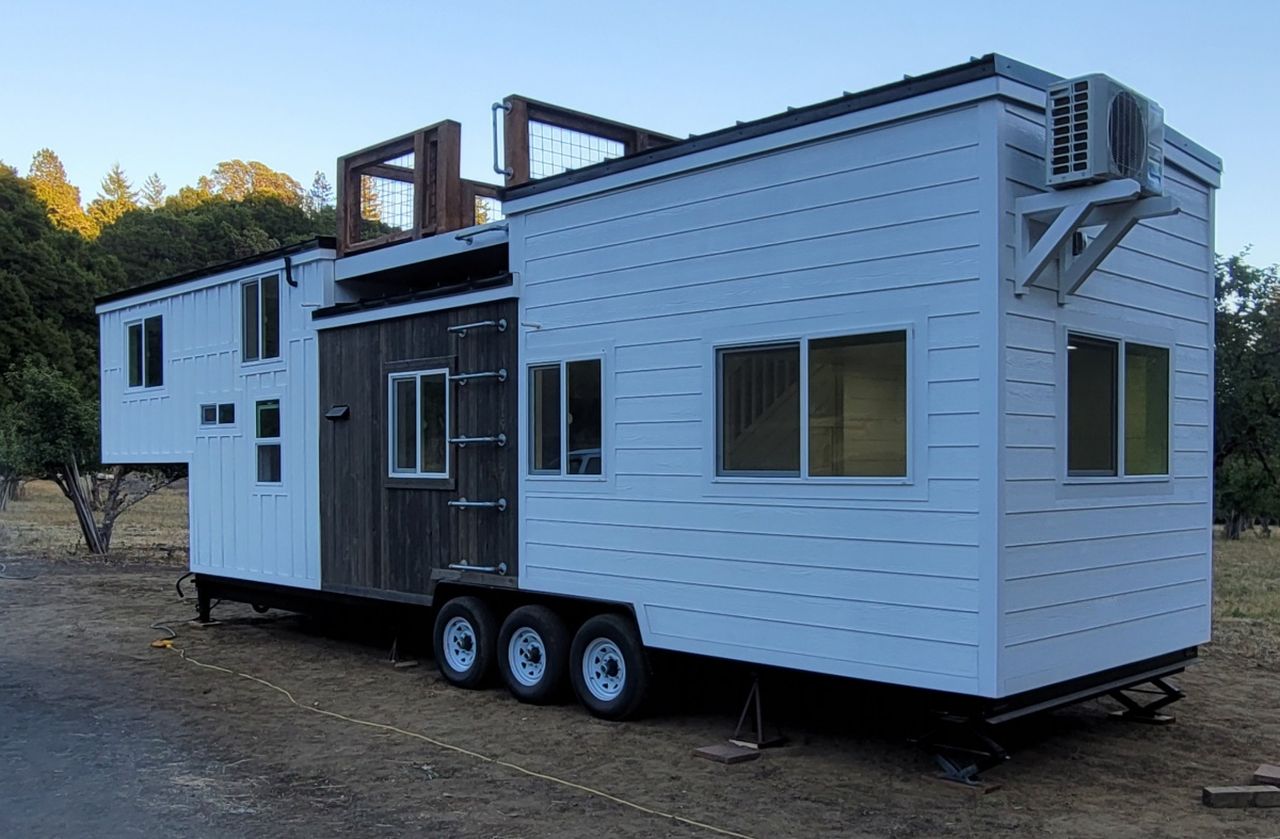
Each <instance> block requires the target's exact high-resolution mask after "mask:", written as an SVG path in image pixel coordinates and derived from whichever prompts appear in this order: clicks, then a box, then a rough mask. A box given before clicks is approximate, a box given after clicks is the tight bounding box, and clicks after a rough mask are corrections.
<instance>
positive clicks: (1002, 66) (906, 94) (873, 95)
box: [501, 53, 1222, 201]
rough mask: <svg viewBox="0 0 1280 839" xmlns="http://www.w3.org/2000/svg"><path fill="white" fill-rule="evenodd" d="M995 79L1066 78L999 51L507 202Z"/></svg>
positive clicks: (554, 181)
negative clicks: (983, 80) (1001, 53)
mask: <svg viewBox="0 0 1280 839" xmlns="http://www.w3.org/2000/svg"><path fill="white" fill-rule="evenodd" d="M995 76H1002V77H1004V78H1007V79H1012V80H1013V81H1016V82H1021V83H1022V84H1025V85H1028V86H1030V87H1033V88H1036V89H1039V90H1045V89H1046V88H1048V86H1049V85H1050V84H1052V83H1053V82H1056V81H1059V80H1060V79H1062V78H1063V77H1062V76H1058V75H1056V74H1054V73H1050V72H1048V71H1047V70H1041V69H1040V68H1038V67H1033V66H1031V65H1030V64H1024V63H1023V62H1021V61H1017V60H1016V59H1012V58H1009V57H1007V56H1003V55H999V54H997V53H989V54H987V55H984V56H982V57H981V58H975V59H972V60H970V61H967V62H965V63H964V64H957V65H955V66H953V67H945V68H943V69H941V70H934V71H932V72H930V73H925V74H923V75H920V76H910V77H907V78H904V79H902V80H901V81H897V82H890V83H888V84H885V85H880V86H879V87H873V88H869V89H867V90H864V91H860V92H858V93H850V94H846V95H844V96H840V97H837V98H835V99H829V100H827V101H825V102H818V103H816V104H813V105H806V106H804V107H801V108H794V109H791V110H788V111H784V112H782V113H780V114H773V115H771V116H766V117H761V118H760V119H756V120H752V121H750V122H743V123H739V124H737V125H733V126H730V127H728V128H722V129H719V130H717V131H712V132H710V133H707V134H699V135H697V136H694V137H690V138H689V139H687V140H680V141H677V142H675V143H671V144H669V145H665V146H660V147H658V148H656V149H650V150H648V151H644V152H641V153H639V154H633V155H627V156H626V157H618V158H614V159H613V160H606V161H604V162H601V163H596V164H593V165H591V166H584V167H583V168H581V169H573V170H571V171H568V172H563V173H561V174H559V175H553V176H551V177H549V178H543V179H541V180H538V181H533V182H531V183H527V184H520V185H519V186H514V187H510V188H507V189H504V190H502V193H501V194H502V200H503V201H512V200H518V199H521V198H528V197H530V196H533V195H540V194H542V193H544V192H550V191H552V190H555V189H559V188H561V187H566V186H571V185H574V184H578V183H583V182H585V181H591V180H595V179H597V178H602V177H605V176H606V175H612V174H616V173H619V172H627V171H630V170H632V169H638V168H640V167H642V166H648V165H650V164H652V163H660V162H662V161H665V160H671V159H673V158H677V157H684V156H685V155H690V154H694V153H696V152H700V151H706V150H708V149H714V148H719V147H721V146H726V145H729V144H731V143H736V142H740V141H742V140H749V139H752V138H755V137H761V136H764V135H766V134H773V133H776V132H778V131H783V130H786V129H788V128H796V127H798V126H801V125H809V124H811V123H815V122H821V121H823V120H827V119H831V118H833V117H837V116H843V115H845V114H850V113H854V112H856V111H862V110H866V109H868V108H874V107H877V106H880V105H886V104H889V103H892V102H899V101H901V100H904V99H910V98H912V97H915V96H921V95H924V94H926V93H933V92H935V91H939V90H945V89H946V88H949V87H956V86H959V85H962V84H967V83H969V82H974V81H979V80H981V79H988V78H992V77H995ZM1165 132H1166V136H1167V138H1168V140H1169V142H1170V143H1171V144H1173V145H1174V146H1176V147H1177V148H1179V149H1182V150H1183V151H1185V152H1186V153H1188V154H1190V155H1191V156H1192V157H1194V158H1196V159H1197V160H1199V161H1200V162H1202V163H1204V164H1206V165H1207V166H1209V167H1210V168H1212V169H1214V170H1216V171H1219V172H1220V171H1222V158H1220V157H1218V156H1217V155H1215V154H1213V153H1212V152H1210V151H1209V150H1208V149H1205V148H1204V147H1203V146H1201V145H1199V144H1198V143H1196V142H1195V141H1193V140H1191V139H1190V138H1188V137H1186V136H1184V135H1183V134H1181V133H1179V132H1178V131H1176V130H1174V129H1172V128H1170V127H1168V126H1167V125H1166V126H1165Z"/></svg>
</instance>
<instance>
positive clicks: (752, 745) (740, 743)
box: [729, 735, 787, 751]
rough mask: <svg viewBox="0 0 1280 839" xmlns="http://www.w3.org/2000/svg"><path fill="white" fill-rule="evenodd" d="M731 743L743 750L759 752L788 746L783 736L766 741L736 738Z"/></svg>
mask: <svg viewBox="0 0 1280 839" xmlns="http://www.w3.org/2000/svg"><path fill="white" fill-rule="evenodd" d="M729 742H730V743H732V744H733V745H735V746H737V747H738V748H741V749H751V750H752V751H759V750H760V749H772V748H776V747H778V746H785V745H786V744H787V738H786V737H783V736H781V735H779V736H777V737H768V738H766V739H764V740H741V739H738V738H736V737H730V738H729Z"/></svg>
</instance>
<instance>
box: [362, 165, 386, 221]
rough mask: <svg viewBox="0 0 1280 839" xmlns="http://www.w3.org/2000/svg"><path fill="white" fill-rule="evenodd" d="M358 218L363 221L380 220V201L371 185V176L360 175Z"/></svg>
mask: <svg viewBox="0 0 1280 839" xmlns="http://www.w3.org/2000/svg"><path fill="white" fill-rule="evenodd" d="M360 218H362V219H364V220H365V221H374V222H378V221H382V202H381V201H379V200H378V191H377V190H376V189H374V187H373V178H370V177H369V176H368V175H361V176H360Z"/></svg>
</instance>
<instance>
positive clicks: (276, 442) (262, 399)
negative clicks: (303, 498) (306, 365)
mask: <svg viewBox="0 0 1280 839" xmlns="http://www.w3.org/2000/svg"><path fill="white" fill-rule="evenodd" d="M268 402H274V403H276V419H277V422H278V423H279V426H280V429H279V434H277V436H275V437H263V436H261V435H260V429H261V425H260V422H261V421H260V408H261V406H262V405H263V404H264V403H268ZM284 428H285V426H284V399H282V398H281V397H280V396H278V395H272V396H268V395H266V394H262V395H259V396H255V397H254V399H253V483H254V486H257V487H282V486H284V484H285V480H284V478H285V475H286V474H287V473H286V472H285V458H284ZM262 446H275V447H276V448H277V449H279V451H280V480H278V481H263V480H260V479H259V472H258V463H259V458H260V457H261V455H260V454H259V449H260V448H261V447H262Z"/></svg>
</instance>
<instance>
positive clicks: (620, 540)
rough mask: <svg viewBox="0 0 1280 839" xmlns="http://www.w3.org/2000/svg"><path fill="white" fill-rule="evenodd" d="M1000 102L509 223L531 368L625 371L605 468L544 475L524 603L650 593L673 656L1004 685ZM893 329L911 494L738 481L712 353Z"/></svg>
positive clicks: (652, 628) (612, 399)
mask: <svg viewBox="0 0 1280 839" xmlns="http://www.w3.org/2000/svg"><path fill="white" fill-rule="evenodd" d="M980 110H981V109H980V108H979V107H978V106H976V105H961V106H956V107H953V108H950V109H947V110H942V111H939V112H935V113H932V114H930V115H928V116H922V117H919V118H915V119H907V120H903V121H897V122H890V123H887V124H883V125H874V124H870V123H873V122H874V118H873V115H869V114H867V113H865V112H864V113H860V114H857V115H855V117H856V119H857V120H859V121H861V122H862V123H863V124H864V125H865V126H866V127H864V128H863V129H862V130H860V131H855V132H852V133H850V130H849V129H848V128H842V127H841V124H840V123H839V122H836V121H833V122H832V124H831V125H829V126H826V129H827V134H828V136H821V135H822V133H823V126H822V125H821V124H820V125H819V126H816V127H815V126H810V127H808V128H807V129H806V131H807V132H808V134H809V138H808V139H807V140H806V141H805V142H803V143H801V144H799V145H791V146H789V147H787V146H784V147H781V148H778V149H775V150H772V151H767V152H763V153H756V154H754V155H751V156H745V155H744V156H739V157H738V158H737V159H734V158H733V157H732V155H731V154H726V153H724V152H723V151H722V152H721V156H722V158H723V159H721V160H720V161H718V162H717V163H715V165H710V166H703V167H702V168H696V167H698V160H697V156H696V155H694V156H692V157H693V158H694V159H693V160H691V161H690V167H691V171H687V172H685V173H681V174H673V175H669V176H666V177H663V178H661V179H655V180H650V181H648V182H641V183H636V184H634V185H629V186H626V187H625V188H616V189H612V190H611V191H605V192H602V193H600V194H596V195H587V196H584V197H577V198H575V199H574V200H570V201H567V202H561V203H555V204H552V205H550V206H545V207H542V208H537V209H532V210H530V211H528V212H520V211H518V210H517V211H512V212H509V214H508V220H509V224H510V226H511V227H510V230H511V253H512V268H513V270H515V271H518V272H519V276H520V288H521V321H522V337H523V341H522V359H521V362H522V367H524V368H526V369H527V366H528V365H530V364H536V363H538V362H541V361H555V360H572V359H574V358H590V357H597V358H601V359H602V360H603V365H604V367H603V369H604V382H605V384H604V401H605V407H604V426H605V428H604V434H603V437H604V441H603V447H604V452H605V462H604V475H603V476H602V477H601V478H599V479H592V478H588V477H585V476H575V477H571V478H560V479H555V478H543V477H540V476H532V477H531V476H529V475H528V474H527V471H528V465H527V463H526V464H525V466H524V469H525V475H524V477H523V480H522V492H521V500H520V509H521V511H522V514H521V515H522V520H521V549H522V554H521V557H520V563H521V566H520V567H521V573H520V585H521V587H522V588H525V589H530V590H538V591H548V592H556V593H561V594H571V595H577V596H582V597H588V598H598V599H603V600H611V601H617V602H625V603H629V604H631V605H632V606H634V608H635V613H636V617H637V618H638V620H639V624H640V628H641V632H642V634H643V637H644V639H645V643H646V644H648V645H651V646H654V647H658V648H668V649H676V650H682V651H686V652H693V653H700V654H708V655H715V656H722V657H728V658H735V659H742V660H749V661H756V662H761V663H766V664H777V665H784V666H790V667H799V668H803V669H810V670H814V671H819V672H826V673H833V674H839V675H844V676H851V677H859V678H868V679H877V680H883V681H889V682H895V683H900V684H908V685H918V686H922V687H928V688H936V689H944V690H955V691H962V692H965V693H983V692H987V691H989V690H990V687H991V686H992V685H994V678H995V676H994V673H995V669H994V665H995V662H994V660H993V659H984V652H983V649H984V642H983V638H984V636H988V637H994V633H993V631H992V630H991V628H990V627H988V626H984V624H983V621H984V620H985V618H984V614H985V615H987V616H989V615H990V614H991V610H990V605H989V603H987V602H984V601H989V600H991V599H992V597H991V593H993V592H994V588H995V581H994V579H993V578H992V577H991V574H992V573H993V572H994V568H993V565H992V563H990V562H985V561H984V559H983V558H984V556H987V557H989V556H992V555H994V553H995V548H996V546H995V544H994V543H993V542H992V537H991V533H990V529H989V528H987V527H985V526H984V519H983V516H984V508H985V513H986V515H988V516H990V515H992V514H993V509H994V500H995V494H996V488H995V484H994V476H993V475H992V474H991V472H990V470H988V469H985V468H984V466H983V458H984V457H988V458H990V457H994V451H992V449H993V442H992V441H993V440H994V434H988V435H985V436H984V432H983V430H982V429H983V428H984V427H989V428H994V427H995V423H996V416H995V409H996V406H995V405H994V404H993V401H992V400H988V404H984V403H983V400H982V399H980V392H981V391H982V390H983V388H984V376H985V377H988V378H989V377H991V376H994V375H995V365H994V363H993V362H991V363H987V364H985V365H984V363H983V356H984V353H985V354H986V355H987V356H988V357H989V358H990V359H994V357H995V353H996V349H997V348H996V346H995V344H994V343H993V342H994V340H995V337H994V335H993V334H991V333H992V330H991V329H990V328H989V326H988V325H989V324H990V323H991V322H992V320H993V318H992V317H991V316H990V314H989V313H988V314H985V315H984V314H983V313H982V311H981V309H980V307H981V305H982V304H983V300H984V296H983V294H982V291H981V288H982V285H983V283H982V278H983V264H984V258H985V259H986V260H987V261H988V263H989V262H990V260H991V257H990V253H992V252H993V249H992V248H990V247H986V248H984V246H983V237H984V235H986V236H988V238H990V237H989V233H986V232H985V231H992V230H994V229H995V226H996V221H995V219H994V213H995V202H994V201H993V200H985V199H984V198H983V190H984V189H989V190H993V189H994V187H993V186H992V185H991V183H990V180H991V179H990V175H989V172H990V171H991V169H990V167H989V166H986V167H984V164H983V162H982V161H983V160H984V159H988V160H989V159H993V158H994V149H992V148H991V147H990V144H991V142H992V140H990V139H987V138H989V137H991V138H993V137H994V132H984V131H983V129H982V123H981V117H980ZM984 143H985V144H986V145H985V146H984ZM984 171H985V172H987V173H988V174H987V176H986V185H985V187H984V181H983V173H984ZM984 254H986V256H984ZM987 274H988V277H990V271H988V272H987ZM989 297H990V295H986V298H985V299H989ZM886 329H906V330H907V331H908V334H909V337H908V402H909V406H910V410H909V417H908V422H909V431H908V449H909V453H908V457H909V469H908V471H909V476H908V478H907V479H906V480H902V481H858V480H853V479H844V480H841V479H836V480H828V481H822V480H815V479H810V480H806V481H801V480H799V479H774V480H763V479H743V478H738V479H728V478H721V477H717V474H716V463H715V447H716V430H715V425H716V415H717V411H716V405H715V393H716V384H715V381H714V375H713V371H714V369H715V357H716V351H717V347H720V346H725V345H742V344H751V343H768V342H770V341H775V340H780V339H795V338H803V337H821V336H831V335H840V334H852V333H858V332H874V331H883V330H886ZM984 368H985V369H984ZM525 378H526V377H523V376H522V377H521V397H522V398H521V404H522V406H527V401H528V383H527V381H525ZM988 389H990V390H992V391H993V392H994V384H993V383H991V387H990V388H988ZM527 422H528V417H527V407H522V417H521V427H522V428H527ZM984 446H985V449H986V451H985V452H984ZM984 499H985V500H984ZM985 647H986V649H987V650H990V644H989V643H987V644H985Z"/></svg>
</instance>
